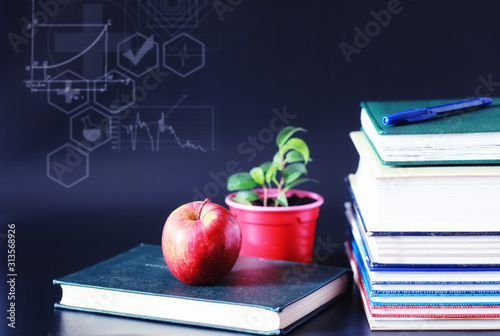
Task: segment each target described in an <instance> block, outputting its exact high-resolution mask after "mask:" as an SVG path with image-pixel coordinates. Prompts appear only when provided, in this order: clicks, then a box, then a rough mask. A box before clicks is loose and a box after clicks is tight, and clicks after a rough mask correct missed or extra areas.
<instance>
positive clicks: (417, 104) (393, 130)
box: [361, 98, 500, 135]
mask: <svg viewBox="0 0 500 336" xmlns="http://www.w3.org/2000/svg"><path fill="white" fill-rule="evenodd" d="M461 100H464V99H439V100H409V101H366V102H362V103H361V107H362V108H364V109H365V110H366V112H367V114H368V116H369V117H370V119H371V121H372V123H373V125H374V126H375V128H376V129H377V132H378V134H380V135H414V134H453V133H487V132H500V98H492V100H493V103H492V104H491V105H489V106H487V107H485V108H480V109H477V110H475V111H470V112H458V113H450V114H447V115H445V116H442V117H437V118H433V119H429V120H425V121H422V122H417V123H410V124H406V125H400V126H387V125H384V124H382V118H383V117H385V116H386V115H388V114H391V113H395V112H400V111H405V110H410V109H414V108H426V107H432V106H438V105H444V104H450V103H454V102H458V101H461Z"/></svg>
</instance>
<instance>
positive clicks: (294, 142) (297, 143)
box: [281, 138, 309, 164]
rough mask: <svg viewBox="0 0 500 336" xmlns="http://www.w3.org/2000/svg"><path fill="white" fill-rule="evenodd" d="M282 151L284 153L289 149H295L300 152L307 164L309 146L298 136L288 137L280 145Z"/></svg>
mask: <svg viewBox="0 0 500 336" xmlns="http://www.w3.org/2000/svg"><path fill="white" fill-rule="evenodd" d="M281 150H282V153H286V152H287V151H289V150H295V151H297V152H299V153H300V154H302V156H303V157H304V163H305V164H307V161H309V147H307V144H306V143H305V141H304V140H302V139H299V138H291V139H289V140H288V141H287V142H286V143H285V144H284V145H283V147H282V149H281Z"/></svg>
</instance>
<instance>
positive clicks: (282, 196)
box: [276, 191, 288, 206]
mask: <svg viewBox="0 0 500 336" xmlns="http://www.w3.org/2000/svg"><path fill="white" fill-rule="evenodd" d="M276 200H277V201H278V203H279V204H281V205H282V206H288V199H287V198H286V195H285V192H284V191H281V192H280V193H279V194H278V197H276Z"/></svg>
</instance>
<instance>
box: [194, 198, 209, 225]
mask: <svg viewBox="0 0 500 336" xmlns="http://www.w3.org/2000/svg"><path fill="white" fill-rule="evenodd" d="M207 203H210V198H208V197H207V198H205V200H204V201H203V204H202V205H201V207H200V211H198V216H197V217H196V220H200V217H201V210H203V207H204V206H205V204H207Z"/></svg>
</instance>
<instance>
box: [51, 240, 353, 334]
mask: <svg viewBox="0 0 500 336" xmlns="http://www.w3.org/2000/svg"><path fill="white" fill-rule="evenodd" d="M351 279H352V276H351V273H350V270H348V269H344V268H338V267H332V266H324V265H313V264H302V263H296V262H288V261H280V260H271V259H261V258H251V257H240V258H239V259H238V261H237V262H236V264H235V266H234V268H233V269H232V271H231V272H230V273H229V274H228V275H227V276H226V277H225V278H224V279H223V280H221V281H220V282H219V283H217V284H215V285H212V286H189V285H186V284H184V283H182V282H180V281H179V280H177V279H176V278H175V277H174V276H173V275H172V273H170V271H169V270H168V267H167V266H166V264H165V261H164V259H163V254H162V250H161V247H160V246H157V245H148V244H142V245H140V246H137V247H135V248H133V249H131V250H129V251H126V252H124V253H122V254H120V255H118V256H116V257H113V258H111V259H108V260H105V261H103V262H100V263H98V264H96V265H93V266H90V267H88V268H85V269H83V270H81V271H78V272H75V273H73V274H70V275H67V276H64V277H61V278H58V279H56V280H54V284H55V285H60V286H61V288H62V292H63V295H62V298H61V301H60V302H59V303H56V304H55V307H56V308H66V309H72V310H80V311H88V312H97V313H105V314H111V315H118V316H126V317H134V318H143V319H150V320H157V321H165V322H174V323H182V324H188V325H196V326H205V327H214V328H222V329H229V330H237V331H244V332H250V333H258V334H280V333H285V332H287V331H289V330H291V329H292V328H294V327H295V326H297V325H298V324H300V323H302V322H303V321H305V320H306V319H308V318H310V317H311V316H313V315H314V314H315V313H317V312H318V311H320V310H321V309H322V308H324V307H326V306H327V304H328V303H331V302H333V301H334V300H335V299H337V298H339V297H341V296H342V294H345V293H346V292H347V290H348V288H349V287H350V286H351ZM309 298H310V300H308V301H304V300H305V299H309ZM296 303H297V304H299V305H297V304H296ZM302 303H304V304H302ZM316 305H318V306H317V307H315V306H316ZM287 310H288V312H287ZM285 320H287V321H285Z"/></svg>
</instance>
